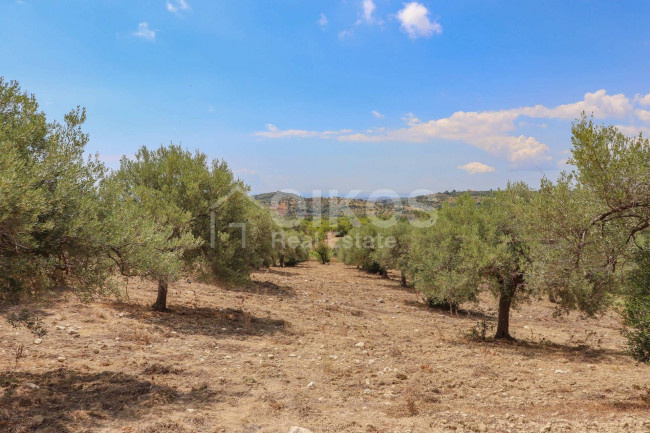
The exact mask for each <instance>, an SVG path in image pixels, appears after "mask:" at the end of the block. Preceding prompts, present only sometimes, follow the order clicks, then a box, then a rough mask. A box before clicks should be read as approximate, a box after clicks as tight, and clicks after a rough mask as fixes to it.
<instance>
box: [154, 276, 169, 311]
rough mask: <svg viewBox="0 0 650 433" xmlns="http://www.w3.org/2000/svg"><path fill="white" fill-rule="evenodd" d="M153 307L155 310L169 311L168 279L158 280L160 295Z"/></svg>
mask: <svg viewBox="0 0 650 433" xmlns="http://www.w3.org/2000/svg"><path fill="white" fill-rule="evenodd" d="M151 308H152V309H153V310H154V311H167V280H158V297H157V298H156V302H155V303H154V304H153V305H152V306H151Z"/></svg>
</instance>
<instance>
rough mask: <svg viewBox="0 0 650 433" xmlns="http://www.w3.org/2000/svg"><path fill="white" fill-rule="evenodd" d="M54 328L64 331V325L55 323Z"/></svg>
mask: <svg viewBox="0 0 650 433" xmlns="http://www.w3.org/2000/svg"><path fill="white" fill-rule="evenodd" d="M56 329H57V330H58V331H65V326H61V325H56Z"/></svg>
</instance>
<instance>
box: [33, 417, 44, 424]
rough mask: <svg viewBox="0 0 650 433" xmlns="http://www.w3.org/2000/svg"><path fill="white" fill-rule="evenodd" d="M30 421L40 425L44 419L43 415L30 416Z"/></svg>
mask: <svg viewBox="0 0 650 433" xmlns="http://www.w3.org/2000/svg"><path fill="white" fill-rule="evenodd" d="M32 421H33V423H34V424H36V425H41V424H43V422H44V421H45V417H44V416H43V415H36V416H35V417H34V418H32Z"/></svg>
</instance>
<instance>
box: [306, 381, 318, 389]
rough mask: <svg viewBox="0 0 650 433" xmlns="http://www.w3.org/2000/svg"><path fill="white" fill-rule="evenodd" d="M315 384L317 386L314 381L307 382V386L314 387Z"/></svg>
mask: <svg viewBox="0 0 650 433" xmlns="http://www.w3.org/2000/svg"><path fill="white" fill-rule="evenodd" d="M315 386H316V384H315V383H314V382H309V383H308V384H307V388H313V387H315Z"/></svg>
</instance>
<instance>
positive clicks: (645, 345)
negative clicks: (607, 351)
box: [623, 248, 650, 363]
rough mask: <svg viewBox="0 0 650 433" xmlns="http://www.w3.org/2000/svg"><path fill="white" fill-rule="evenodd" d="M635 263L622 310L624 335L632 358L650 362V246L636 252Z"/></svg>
mask: <svg viewBox="0 0 650 433" xmlns="http://www.w3.org/2000/svg"><path fill="white" fill-rule="evenodd" d="M636 263H637V268H636V269H635V270H634V271H632V273H631V275H630V278H629V279H628V284H629V286H630V294H629V297H628V299H627V301H626V304H625V310H624V312H623V319H624V323H625V325H626V326H627V329H626V330H625V331H624V335H625V337H626V338H627V343H628V350H629V352H630V354H631V355H632V356H633V357H634V359H636V360H637V361H640V362H646V363H650V248H645V249H643V250H641V251H640V252H639V253H638V255H637V257H636Z"/></svg>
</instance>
